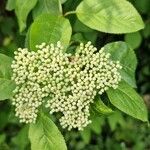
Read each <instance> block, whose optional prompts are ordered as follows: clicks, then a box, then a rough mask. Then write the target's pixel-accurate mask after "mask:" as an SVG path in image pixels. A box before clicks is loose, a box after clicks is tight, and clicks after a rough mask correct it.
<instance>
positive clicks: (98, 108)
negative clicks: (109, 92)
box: [91, 96, 113, 115]
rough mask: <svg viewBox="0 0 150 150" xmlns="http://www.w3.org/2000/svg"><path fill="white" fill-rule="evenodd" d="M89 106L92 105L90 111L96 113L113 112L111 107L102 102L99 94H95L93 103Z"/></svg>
mask: <svg viewBox="0 0 150 150" xmlns="http://www.w3.org/2000/svg"><path fill="white" fill-rule="evenodd" d="M91 107H92V111H94V112H96V113H97V114H104V115H106V114H110V113H112V112H113V110H112V109H111V108H109V107H108V106H106V105H105V104H104V103H103V101H102V100H101V98H100V97H99V96H97V97H96V98H95V99H94V103H92V104H91Z"/></svg>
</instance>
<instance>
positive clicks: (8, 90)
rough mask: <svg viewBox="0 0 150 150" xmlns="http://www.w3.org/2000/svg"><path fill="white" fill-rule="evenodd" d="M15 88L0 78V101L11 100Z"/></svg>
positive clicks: (9, 81) (11, 82)
mask: <svg viewBox="0 0 150 150" xmlns="http://www.w3.org/2000/svg"><path fill="white" fill-rule="evenodd" d="M15 87H16V85H15V83H14V82H13V81H11V80H7V79H4V78H0V101H1V100H5V99H10V98H12V96H13V90H14V89H15Z"/></svg>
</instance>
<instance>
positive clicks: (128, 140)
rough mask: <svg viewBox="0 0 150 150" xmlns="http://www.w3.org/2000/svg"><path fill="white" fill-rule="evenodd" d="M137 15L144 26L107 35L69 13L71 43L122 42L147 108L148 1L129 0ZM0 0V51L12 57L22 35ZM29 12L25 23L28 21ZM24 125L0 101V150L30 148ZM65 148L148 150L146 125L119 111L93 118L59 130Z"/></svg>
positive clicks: (149, 96)
mask: <svg viewBox="0 0 150 150" xmlns="http://www.w3.org/2000/svg"><path fill="white" fill-rule="evenodd" d="M80 1H81V0H76V1H74V0H67V1H66V2H65V3H64V4H63V8H64V10H65V11H66V12H67V10H68V9H69V10H70V9H74V8H75V7H76V6H77V5H78V3H79V2H80ZM130 1H131V2H132V3H133V5H134V7H135V8H136V9H137V10H138V12H139V13H140V14H141V16H142V18H143V20H144V22H145V29H143V30H141V31H140V32H136V33H130V34H126V35H114V34H107V33H102V32H98V31H94V30H92V29H89V28H88V27H86V26H84V25H83V24H82V23H81V22H79V20H77V18H76V17H75V16H69V17H70V20H71V24H72V26H73V36H72V42H74V41H75V42H80V41H88V40H91V41H92V42H93V44H94V45H96V46H97V47H102V46H103V45H104V44H106V43H108V42H112V41H119V40H121V41H126V42H127V43H128V44H129V45H130V46H131V47H132V48H133V49H135V52H136V54H137V58H138V67H137V70H136V79H137V90H138V92H139V93H140V94H141V95H142V97H143V98H144V101H145V103H146V105H147V108H148V109H149V110H150V0H130ZM6 2H7V1H5V0H1V1H0V53H4V54H7V55H9V56H11V57H13V52H14V51H15V50H16V49H17V47H24V43H25V35H26V31H25V32H24V33H19V29H18V28H19V27H18V23H17V19H16V16H15V13H14V12H13V11H7V10H6ZM31 16H32V12H31V13H30V15H29V17H28V25H30V24H31V22H32V17H31ZM27 132H28V126H27V125H23V124H20V123H19V122H18V120H17V118H16V117H15V116H14V108H12V107H11V103H10V101H9V100H6V101H1V102H0V150H30V143H29V140H28V135H27ZM62 132H63V135H64V137H65V140H66V143H67V146H68V149H69V150H150V128H149V127H148V125H147V124H145V123H142V122H140V121H137V120H135V119H133V118H131V117H129V116H126V115H125V114H123V113H121V112H119V111H118V112H115V113H113V114H112V115H110V116H101V117H96V118H94V119H93V123H92V124H91V125H89V126H88V127H87V128H86V129H85V130H84V131H82V132H78V131H70V132H68V131H64V130H63V131H62Z"/></svg>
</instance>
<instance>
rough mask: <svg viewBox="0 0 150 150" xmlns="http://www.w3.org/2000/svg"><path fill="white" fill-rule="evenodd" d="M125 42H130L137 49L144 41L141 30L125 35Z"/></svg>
mask: <svg viewBox="0 0 150 150" xmlns="http://www.w3.org/2000/svg"><path fill="white" fill-rule="evenodd" d="M125 42H126V43H127V44H129V46H131V48H132V49H136V48H138V47H139V46H140V44H141V42H142V36H141V34H140V33H139V32H134V33H128V34H126V35H125Z"/></svg>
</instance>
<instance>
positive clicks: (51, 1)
mask: <svg viewBox="0 0 150 150" xmlns="http://www.w3.org/2000/svg"><path fill="white" fill-rule="evenodd" d="M60 8H61V5H60V3H59V0H38V2H37V5H36V7H35V8H34V9H33V18H36V17H37V16H39V15H41V14H42V13H50V14H53V15H60V14H61V11H60V10H61V9H60Z"/></svg>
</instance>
